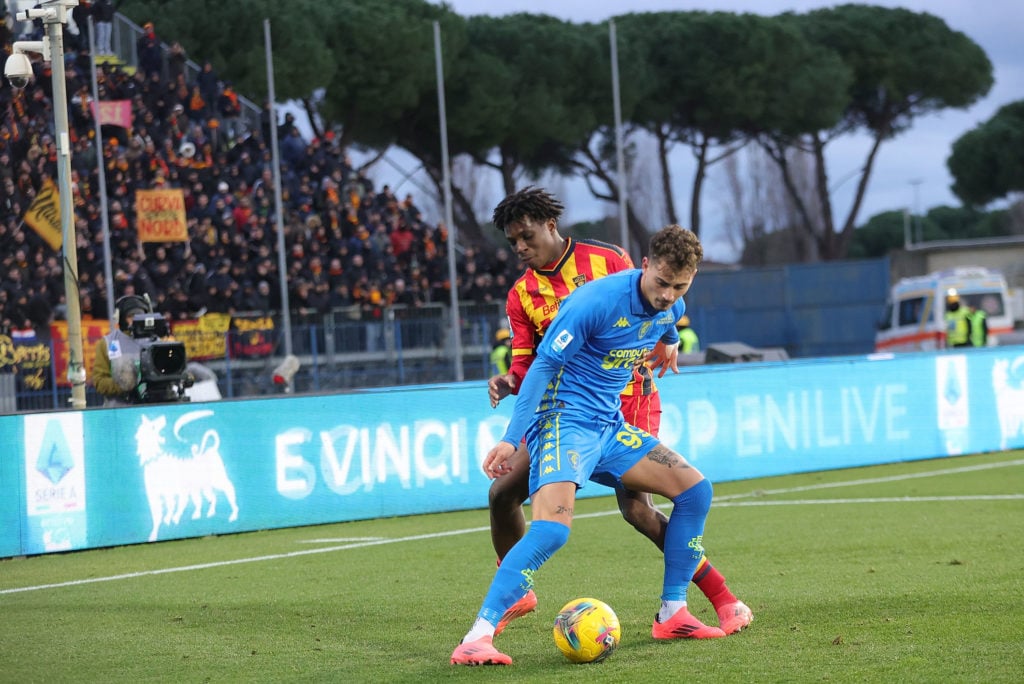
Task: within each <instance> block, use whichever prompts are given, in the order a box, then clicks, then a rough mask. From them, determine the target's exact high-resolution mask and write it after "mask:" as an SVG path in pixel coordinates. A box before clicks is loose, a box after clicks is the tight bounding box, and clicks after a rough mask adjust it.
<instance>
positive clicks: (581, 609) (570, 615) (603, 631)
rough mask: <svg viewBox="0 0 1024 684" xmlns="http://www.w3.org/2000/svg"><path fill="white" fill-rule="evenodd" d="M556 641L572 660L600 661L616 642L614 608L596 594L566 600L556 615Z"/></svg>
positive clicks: (617, 641) (609, 652)
mask: <svg viewBox="0 0 1024 684" xmlns="http://www.w3.org/2000/svg"><path fill="white" fill-rule="evenodd" d="M554 636H555V645H556V646H558V650H559V651H561V652H562V655H564V656H565V657H566V658H568V659H569V660H571V661H572V662H574V663H599V662H601V661H602V660H604V659H605V658H607V657H608V656H610V655H611V654H612V651H614V650H615V648H616V647H617V646H618V645H619V638H620V636H621V629H620V628H619V618H618V616H617V615H615V611H614V610H612V609H611V607H610V606H609V605H608V604H607V603H605V602H603V601H598V600H597V599H595V598H578V599H573V600H572V601H569V602H568V603H567V604H565V606H564V607H563V608H562V610H560V611H558V615H557V616H555V629H554Z"/></svg>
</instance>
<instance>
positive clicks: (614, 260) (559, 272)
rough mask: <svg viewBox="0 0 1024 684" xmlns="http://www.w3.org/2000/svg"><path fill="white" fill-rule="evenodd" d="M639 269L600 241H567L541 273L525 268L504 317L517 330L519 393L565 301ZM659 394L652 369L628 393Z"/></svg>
mask: <svg viewBox="0 0 1024 684" xmlns="http://www.w3.org/2000/svg"><path fill="white" fill-rule="evenodd" d="M630 268H634V266H633V260H632V259H630V258H629V255H628V254H627V253H626V252H625V251H624V250H623V249H622V248H621V247H617V246H616V245H612V244H608V243H606V242H600V241H598V240H575V239H573V238H571V237H569V238H566V240H565V250H564V251H563V252H562V255H561V256H560V257H558V259H557V260H555V262H554V263H552V264H550V265H548V266H547V267H545V268H542V269H532V268H528V269H526V272H525V273H523V275H521V276H519V279H518V280H516V282H515V283H514V284H513V285H512V289H510V290H509V291H508V299H507V300H506V302H505V312H506V313H507V314H508V322H509V327H510V328H511V330H512V366H511V368H509V372H510V373H512V374H513V375H515V376H516V388H517V389H518V388H519V387H520V386H521V385H522V381H523V377H525V375H526V371H527V370H528V369H529V368H530V364H532V363H533V359H534V356H535V353H536V349H537V345H538V344H539V343H540V340H541V338H542V337H543V336H544V332H545V331H546V330H547V329H548V326H549V325H550V324H551V321H552V320H554V318H555V314H557V313H558V307H559V305H560V304H561V303H562V300H563V299H565V298H566V297H568V296H569V295H570V294H571V293H572V292H573V290H575V289H576V288H577V287H580V286H581V285H583V284H584V283H588V282H590V281H591V280H597V279H599V278H603V277H604V276H606V275H608V274H610V273H617V272H619V271H624V270H627V269H630ZM656 391H657V388H656V387H655V386H654V380H653V378H652V375H651V371H650V369H649V368H646V367H641V368H640V369H639V370H638V372H637V373H634V375H633V381H632V382H630V384H629V385H627V386H626V389H625V390H623V392H622V393H623V394H652V393H654V392H656Z"/></svg>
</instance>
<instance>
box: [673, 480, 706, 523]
mask: <svg viewBox="0 0 1024 684" xmlns="http://www.w3.org/2000/svg"><path fill="white" fill-rule="evenodd" d="M713 492H714V490H713V488H712V486H711V481H710V480H708V479H707V478H704V479H703V480H701V481H700V482H698V483H697V484H695V485H693V486H692V487H690V488H689V489H687V490H686V491H684V492H681V493H680V494H677V495H676V496H674V497H673V498H672V503H674V504H675V505H676V506H677V507H682V508H681V509H680V510H685V511H686V512H687V513H689V514H691V515H693V514H696V515H707V514H708V512H709V511H710V510H711V498H712V495H713Z"/></svg>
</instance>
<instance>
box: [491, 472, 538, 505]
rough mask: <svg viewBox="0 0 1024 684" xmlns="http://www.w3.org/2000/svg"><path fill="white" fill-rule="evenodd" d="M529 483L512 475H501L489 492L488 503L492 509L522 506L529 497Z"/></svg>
mask: <svg viewBox="0 0 1024 684" xmlns="http://www.w3.org/2000/svg"><path fill="white" fill-rule="evenodd" d="M528 489H529V485H528V484H527V483H526V482H522V483H521V482H519V481H518V479H513V478H512V476H511V475H505V476H503V477H499V478H497V479H496V480H494V482H492V483H491V488H490V489H489V490H488V492H487V504H488V506H489V507H490V509H491V510H492V511H510V510H513V509H516V508H518V507H519V506H522V505H523V503H524V502H525V501H526V499H527V498H528V497H529V492H528V491H527V490H528Z"/></svg>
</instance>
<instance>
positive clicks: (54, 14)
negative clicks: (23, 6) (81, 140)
mask: <svg viewBox="0 0 1024 684" xmlns="http://www.w3.org/2000/svg"><path fill="white" fill-rule="evenodd" d="M77 6H78V0H51V1H50V2H44V3H42V6H41V7H35V8H33V9H29V10H25V11H23V12H18V19H20V20H22V21H30V20H32V19H41V20H42V22H43V25H44V26H45V27H46V35H45V36H44V37H43V40H42V50H41V54H42V55H43V59H44V60H45V59H49V60H50V69H51V80H52V82H53V123H54V133H55V136H54V137H55V138H56V141H57V189H58V192H59V193H60V223H61V240H62V245H63V251H64V299H65V301H66V305H67V322H68V382H70V383H71V407H72V408H75V409H83V408H85V363H84V354H83V352H82V305H81V301H80V300H79V292H78V247H77V244H76V242H75V213H74V212H75V209H74V196H73V194H72V192H73V191H72V189H71V135H70V133H69V127H68V95H67V81H66V79H65V76H64V24H65V23H67V20H68V9H70V8H72V7H77ZM13 47H14V50H15V51H20V50H21V51H24V50H27V51H32V52H37V51H38V50H36V48H37V47H39V45H38V43H34V42H32V41H18V42H15V43H14V46H13Z"/></svg>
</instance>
